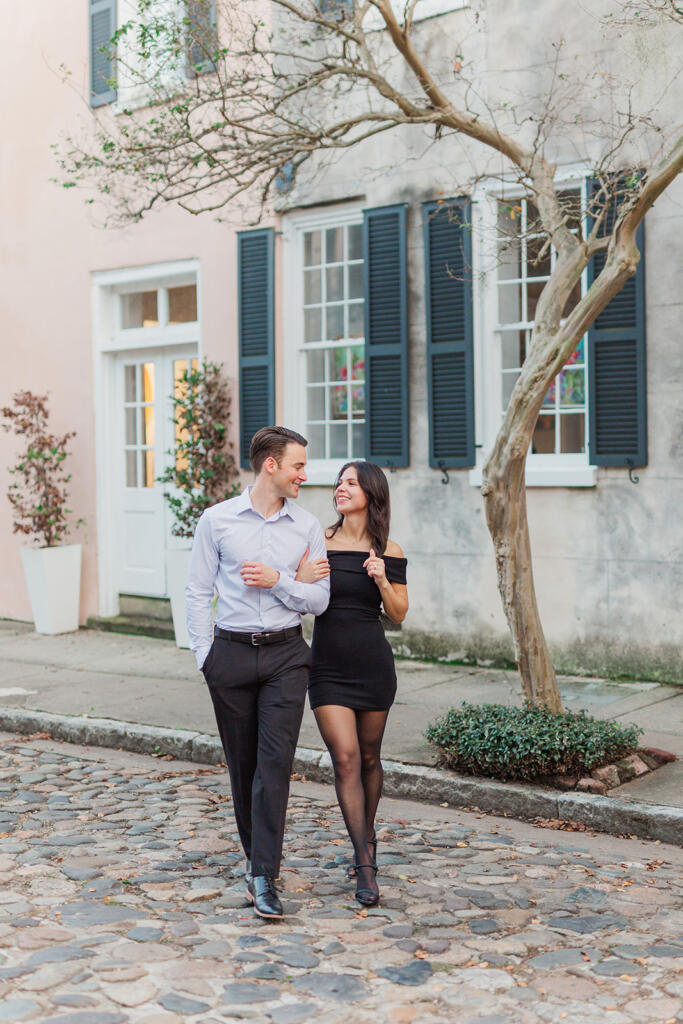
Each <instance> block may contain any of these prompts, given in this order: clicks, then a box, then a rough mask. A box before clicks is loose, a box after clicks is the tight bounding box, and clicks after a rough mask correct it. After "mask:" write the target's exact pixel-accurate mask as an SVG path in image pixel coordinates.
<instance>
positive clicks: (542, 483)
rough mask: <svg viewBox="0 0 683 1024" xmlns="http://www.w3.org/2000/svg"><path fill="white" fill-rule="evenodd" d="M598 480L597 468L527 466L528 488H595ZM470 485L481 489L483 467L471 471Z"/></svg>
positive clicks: (526, 481) (526, 478)
mask: <svg viewBox="0 0 683 1024" xmlns="http://www.w3.org/2000/svg"><path fill="white" fill-rule="evenodd" d="M597 478H598V471H597V468H596V467H595V466H566V467H563V466H553V467H547V468H544V469H540V468H538V467H534V466H527V468H526V473H525V483H526V486H527V487H595V485H596V484H597ZM469 483H470V486H471V487H481V484H482V467H481V466H476V467H475V468H474V469H471V470H470V472H469Z"/></svg>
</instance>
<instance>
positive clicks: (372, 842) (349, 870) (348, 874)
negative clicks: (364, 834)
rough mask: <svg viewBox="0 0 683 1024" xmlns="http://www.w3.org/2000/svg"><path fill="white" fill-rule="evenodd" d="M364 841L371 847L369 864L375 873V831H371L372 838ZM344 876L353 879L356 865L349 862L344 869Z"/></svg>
mask: <svg viewBox="0 0 683 1024" xmlns="http://www.w3.org/2000/svg"><path fill="white" fill-rule="evenodd" d="M366 843H367V845H368V846H371V847H372V864H371V867H373V868H374V869H375V873H377V833H376V832H373V834H372V839H366ZM346 877H347V878H348V879H350V880H351V881H353V879H354V878H355V877H356V865H355V864H349V866H348V868H347V869H346Z"/></svg>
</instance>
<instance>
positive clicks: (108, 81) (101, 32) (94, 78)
mask: <svg viewBox="0 0 683 1024" xmlns="http://www.w3.org/2000/svg"><path fill="white" fill-rule="evenodd" d="M89 18H90V32H89V35H90V106H91V107H101V106H102V104H103V103H113V102H114V100H115V99H116V89H114V88H112V81H113V78H114V62H113V60H112V56H113V53H112V43H111V40H112V37H113V35H114V33H115V32H116V0H90V11H89Z"/></svg>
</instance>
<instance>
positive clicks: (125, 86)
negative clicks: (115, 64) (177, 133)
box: [112, 0, 187, 114]
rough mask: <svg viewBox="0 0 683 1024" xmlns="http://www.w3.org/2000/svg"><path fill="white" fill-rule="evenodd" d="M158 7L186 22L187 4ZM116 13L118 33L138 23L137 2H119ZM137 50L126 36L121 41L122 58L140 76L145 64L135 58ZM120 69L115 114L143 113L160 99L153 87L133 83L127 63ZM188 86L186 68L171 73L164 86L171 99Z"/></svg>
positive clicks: (168, 0)
mask: <svg viewBox="0 0 683 1024" xmlns="http://www.w3.org/2000/svg"><path fill="white" fill-rule="evenodd" d="M156 3H157V4H161V5H163V6H165V7H166V9H167V10H168V14H169V17H176V18H182V17H183V16H184V12H183V10H182V8H183V3H184V0H156ZM116 10H117V19H116V21H117V24H116V28H117V29H120V28H121V26H122V25H124V24H126V23H127V22H128V21H136V20H137V16H138V8H137V4H136V3H135V0H118V2H117V4H116ZM158 15H159V12H156V16H158ZM134 37H135V32H133V36H132V38H134ZM135 47H136V44H135V43H134V42H129V41H128V37H127V35H124V36H123V37H122V38H121V39H120V40H119V43H118V49H119V52H120V53H121V55H122V57H123V58H124V60H125V61H126V62H127V63H129V64H130V66H131V69H134V73H140V72H141V71H142V67H143V62H142V61H141V60H140V59H138V58H137V57H136V56H135ZM151 61H153V58H151ZM119 69H120V70H119V72H118V81H117V83H116V88H117V93H116V99H115V100H114V103H113V104H112V106H113V109H114V113H116V114H122V113H123V112H124V111H125V110H139V109H140V108H141V107H146V106H149V104H150V102H152V101H154V100H156V99H157V96H158V93H157V91H155V90H154V89H152V87H151V85H149V84H146V83H145V82H139V81H134V80H131V78H130V73H126V69H125V68H124V65H123V63H120V64H119ZM153 74H156V72H154V71H153ZM186 82H187V76H186V74H185V69H184V68H183V69H182V70H180V69H178V68H177V69H176V70H174V71H173V72H172V73H167V75H166V78H165V81H164V82H163V86H164V88H165V89H167V90H168V96H169V99H170V98H171V97H172V96H173V95H174V94H175V93H177V92H178V90H179V89H180V90H181V91H182V90H183V89H184V88H186ZM159 84H161V83H159Z"/></svg>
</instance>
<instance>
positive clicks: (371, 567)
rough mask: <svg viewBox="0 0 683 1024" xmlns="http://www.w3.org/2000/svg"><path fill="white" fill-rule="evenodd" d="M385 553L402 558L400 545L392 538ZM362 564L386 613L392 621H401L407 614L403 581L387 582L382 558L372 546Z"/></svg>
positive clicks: (406, 600)
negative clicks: (376, 588)
mask: <svg viewBox="0 0 683 1024" xmlns="http://www.w3.org/2000/svg"><path fill="white" fill-rule="evenodd" d="M385 554H387V555H390V556H391V557H393V558H403V552H402V551H401V549H400V547H399V546H398V544H395V543H394V541H392V540H390V541H388V542H387V549H386V552H385ZM363 565H364V567H365V568H366V569H367V572H368V576H371V577H372V579H373V580H374V581H375V583H376V584H377V587H378V588H379V592H380V594H381V595H382V604H383V605H384V611H385V612H386V614H387V615H388V616H389V618H390V619H391V620H392V622H403V620H404V619H405V617H406V615H407V614H408V588H407V586H406V585H405V584H404V583H390V582H389V580H388V579H387V574H386V567H385V564H384V559H383V558H378V557H377V555H376V554H375V551H374V549H373V548H371V549H370V557H369V558H367V559H366V560H365V562H364V563H363Z"/></svg>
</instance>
